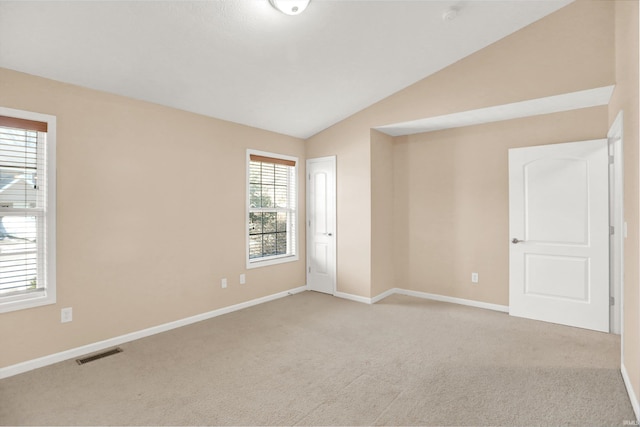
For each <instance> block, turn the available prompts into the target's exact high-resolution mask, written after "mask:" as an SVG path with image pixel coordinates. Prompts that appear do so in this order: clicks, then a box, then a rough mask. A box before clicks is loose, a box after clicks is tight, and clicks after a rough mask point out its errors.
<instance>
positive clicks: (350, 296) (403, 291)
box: [335, 288, 509, 313]
mask: <svg viewBox="0 0 640 427" xmlns="http://www.w3.org/2000/svg"><path fill="white" fill-rule="evenodd" d="M393 294H398V295H407V296H410V297H416V298H423V299H429V300H433V301H441V302H448V303H452V304H460V305H467V306H469V307H476V308H483V309H486V310H493V311H500V312H502V313H508V312H509V307H508V306H506V305H499V304H491V303H488V302H482V301H474V300H470V299H464V298H455V297H449V296H445V295H438V294H430V293H427V292H419V291H411V290H408V289H401V288H393V289H389V290H387V291H384V292H383V293H381V294H379V295H376V296H375V297H373V298H367V297H361V296H360V295H353V294H347V293H344V292H336V293H335V296H336V297H338V298H344V299H348V300H351V301H356V302H361V303H365V304H375V303H377V302H378V301H381V300H383V299H385V298H386V297H388V296H391V295H393Z"/></svg>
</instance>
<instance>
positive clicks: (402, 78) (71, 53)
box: [0, 0, 571, 138]
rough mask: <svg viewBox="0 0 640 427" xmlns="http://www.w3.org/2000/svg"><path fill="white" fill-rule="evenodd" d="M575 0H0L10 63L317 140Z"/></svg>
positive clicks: (2, 63)
mask: <svg viewBox="0 0 640 427" xmlns="http://www.w3.org/2000/svg"><path fill="white" fill-rule="evenodd" d="M570 2H571V0H548V1H539V0H518V1H514V0H506V1H486V0H475V1H474V0H466V1H426V0H424V1H420V0H411V1H401V0H387V1H384V0H377V1H366V0H311V4H310V5H309V7H308V9H307V10H306V11H305V12H304V13H303V14H301V15H298V16H287V15H284V14H282V13H280V12H277V11H276V10H274V9H273V8H272V7H271V6H270V5H269V2H268V0H218V1H53V2H49V1H45V2H34V1H0V67H4V68H9V69H13V70H18V71H22V72H26V73H30V74H35V75H39V76H43V77H47V78H51V79H55V80H59V81H63V82H68V83H73V84H77V85H81V86H85V87H89V88H93V89H98V90H103V91H106V92H111V93H115V94H120V95H124V96H128V97H132V98H136V99H141V100H145V101H150V102H155V103H158V104H162V105H167V106H171V107H175V108H180V109H183V110H187V111H192V112H195V113H199V114H204V115H207V116H212V117H217V118H220V119H224V120H229V121H233V122H237V123H242V124H246V125H249V126H254V127H258V128H262V129H267V130H271V131H275V132H279V133H283V134H287V135H292V136H296V137H300V138H307V137H309V136H311V135H314V134H315V133H317V132H319V131H321V130H323V129H325V128H327V127H329V126H331V125H332V124H334V123H336V122H338V121H340V120H342V119H344V118H346V117H348V116H350V115H351V114H353V113H356V112H357V111H360V110H362V109H363V108H365V107H367V106H369V105H371V104H373V103H375V102H377V101H379V100H381V99H383V98H385V97H387V96H389V95H391V94H392V93H394V92H397V91H398V90H400V89H402V88H404V87H406V86H408V85H410V84H412V83H414V82H416V81H418V80H420V79H422V78H424V77H426V76H428V75H430V74H432V73H434V72H436V71H438V70H440V69H442V68H444V67H446V66H448V65H450V64H452V63H454V62H456V61H457V60H459V59H461V58H463V57H465V56H467V55H469V54H471V53H473V52H475V51H477V50H479V49H481V48H483V47H485V46H487V45H489V44H491V43H493V42H495V41H497V40H499V39H501V38H503V37H505V36H506V35H508V34H510V33H512V32H514V31H517V30H518V29H520V28H522V27H524V26H526V25H528V24H530V23H532V22H534V21H536V20H538V19H540V18H542V17H544V16H546V15H548V14H549V13H552V12H554V11H556V10H557V9H559V8H561V7H563V6H565V5H566V4H568V3H570ZM451 6H455V7H457V8H458V9H459V13H458V16H457V18H456V19H455V20H453V21H446V22H445V21H443V19H442V14H443V12H444V11H445V10H446V9H447V8H448V7H451ZM0 99H1V94H0Z"/></svg>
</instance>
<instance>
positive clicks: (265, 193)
mask: <svg viewBox="0 0 640 427" xmlns="http://www.w3.org/2000/svg"><path fill="white" fill-rule="evenodd" d="M248 174H249V176H248V184H249V191H248V193H249V200H248V206H249V209H248V211H249V212H248V225H249V232H248V239H249V240H248V264H249V266H250V265H251V264H254V266H256V264H258V263H264V262H265V261H276V262H277V261H278V260H280V261H281V260H282V259H284V258H290V257H295V256H296V252H297V248H296V222H297V211H296V206H297V189H296V182H297V172H296V160H295V159H292V158H284V157H277V156H276V155H271V154H269V153H257V152H254V153H250V155H249V165H248ZM285 260H286V259H285ZM262 265H264V264H262Z"/></svg>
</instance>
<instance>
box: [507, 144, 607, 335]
mask: <svg viewBox="0 0 640 427" xmlns="http://www.w3.org/2000/svg"><path fill="white" fill-rule="evenodd" d="M608 163H609V156H608V148H607V140H605V139H602V140H594V141H582V142H572V143H566V144H554V145H545V146H539V147H527V148H516V149H511V150H509V230H510V239H511V242H510V243H509V245H510V251H509V314H511V315H513V316H519V317H526V318H530V319H537V320H544V321H548V322H553V323H560V324H563V325H569V326H577V327H581V328H586V329H594V330H597V331H603V332H609V180H608V173H609V172H608V170H609V166H608Z"/></svg>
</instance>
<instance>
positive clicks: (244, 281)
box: [240, 274, 247, 285]
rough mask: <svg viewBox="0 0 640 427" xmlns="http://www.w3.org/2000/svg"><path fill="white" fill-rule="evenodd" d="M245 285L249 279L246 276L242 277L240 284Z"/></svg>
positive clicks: (242, 275)
mask: <svg viewBox="0 0 640 427" xmlns="http://www.w3.org/2000/svg"><path fill="white" fill-rule="evenodd" d="M245 283H247V277H246V276H245V275H244V274H241V275H240V284H241V285H244V284H245Z"/></svg>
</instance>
